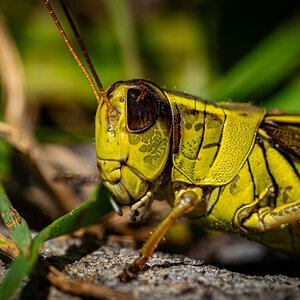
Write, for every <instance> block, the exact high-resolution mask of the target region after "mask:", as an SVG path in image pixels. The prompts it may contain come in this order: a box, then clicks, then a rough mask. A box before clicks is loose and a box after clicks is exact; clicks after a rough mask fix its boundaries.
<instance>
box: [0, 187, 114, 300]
mask: <svg viewBox="0 0 300 300" xmlns="http://www.w3.org/2000/svg"><path fill="white" fill-rule="evenodd" d="M109 211H111V205H110V202H109V193H108V191H107V190H106V188H105V187H104V186H103V185H101V186H100V187H98V188H97V189H96V191H95V192H94V193H93V195H92V196H91V198H90V199H89V200H87V201H85V202H84V203H83V204H82V205H81V206H79V207H78V208H76V209H74V210H72V211H71V212H69V213H68V214H66V215H64V216H62V217H60V218H59V219H57V220H55V221H54V222H53V223H51V224H50V225H48V226H47V227H46V228H45V229H43V230H42V231H41V232H40V233H39V234H38V235H37V236H36V237H35V238H34V239H33V241H32V246H31V251H30V253H29V254H28V255H24V254H21V255H19V256H18V257H17V258H16V259H15V260H14V261H13V263H12V265H11V267H10V269H9V271H8V273H7V275H6V277H5V280H4V282H3V285H2V288H1V289H0V299H7V298H8V297H9V296H10V295H12V294H13V292H14V291H15V290H16V289H17V288H18V287H19V285H20V283H21V281H22V280H23V279H24V277H26V276H28V275H29V274H30V273H31V271H32V269H33V268H34V266H35V264H36V262H37V259H38V251H39V248H40V247H41V246H42V245H43V243H44V242H45V241H46V240H48V239H52V238H55V237H58V236H61V235H64V234H67V233H71V232H73V231H75V230H77V229H79V228H82V227H85V226H88V225H92V224H95V223H97V222H99V221H100V219H101V218H102V217H104V216H105V215H106V214H107V213H108V212H109Z"/></svg>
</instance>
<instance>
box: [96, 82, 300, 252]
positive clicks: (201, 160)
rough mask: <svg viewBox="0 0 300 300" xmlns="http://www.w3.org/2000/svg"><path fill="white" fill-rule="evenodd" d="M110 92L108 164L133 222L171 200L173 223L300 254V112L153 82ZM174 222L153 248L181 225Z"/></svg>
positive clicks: (101, 149)
mask: <svg viewBox="0 0 300 300" xmlns="http://www.w3.org/2000/svg"><path fill="white" fill-rule="evenodd" d="M107 96H108V99H109V102H110V104H111V106H109V107H108V106H107V105H106V104H105V103H104V102H101V103H100V104H99V106H98V110H97V115H96V152H97V161H98V167H99V171H100V175H101V177H102V179H103V180H104V184H105V185H106V186H107V187H108V188H109V189H110V190H111V192H112V193H113V196H114V198H115V199H116V200H117V201H119V202H120V203H121V204H126V205H130V206H131V207H132V210H133V213H132V216H134V214H135V213H136V212H137V211H138V209H139V208H141V207H143V206H145V207H146V211H145V215H147V213H148V211H147V210H148V209H149V208H150V206H151V202H152V199H153V198H155V199H157V198H167V199H168V201H169V203H170V204H171V205H172V206H174V209H173V211H172V213H173V214H174V215H176V217H174V216H173V217H170V218H172V220H173V219H175V218H178V217H180V215H182V214H184V213H188V214H189V215H190V217H192V218H197V222H199V224H201V225H203V226H206V227H209V228H214V229H219V230H226V231H231V232H235V233H238V234H241V235H243V236H246V237H248V238H250V239H252V240H257V241H259V242H261V243H263V244H265V245H268V246H270V247H273V248H275V249H279V250H281V251H283V252H286V253H291V254H297V255H299V254H300V225H299V221H300V179H299V173H300V155H299V152H300V151H299V148H300V125H299V124H300V116H299V115H286V114H281V113H272V112H268V111H266V110H265V109H263V108H259V107H257V106H253V105H250V104H246V103H245V104H243V103H229V102H224V103H219V104H218V105H217V104H213V103H209V102H207V101H203V100H201V99H200V98H197V97H194V96H190V95H187V94H184V93H178V92H170V91H165V90H162V89H159V88H158V87H157V86H155V85H154V84H152V83H150V82H148V81H143V80H133V81H127V82H118V83H116V84H114V85H113V86H112V87H110V88H109V89H108V91H107ZM152 101H153V103H152ZM143 102H144V103H145V105H144V106H143ZM133 105H137V106H138V107H139V108H138V109H136V110H135V107H134V106H133ZM148 107H149V109H148ZM151 114H152V115H151ZM291 123H292V124H291ZM186 199H187V200H186ZM185 203H189V204H188V205H187V206H186V207H185V208H182V207H183V206H184V205H185ZM175 207H176V209H177V211H175ZM167 218H168V217H167ZM167 218H166V220H167ZM164 222H165V223H168V225H165V224H162V225H161V226H160V227H161V228H163V229H161V230H160V229H159V230H158V231H160V232H159V234H157V236H156V235H155V234H154V235H153V236H155V237H153V238H152V240H151V238H150V240H151V241H153V240H155V241H154V242H152V243H153V245H154V244H157V243H158V242H159V240H160V239H161V236H162V235H163V234H164V232H165V231H166V230H167V228H168V226H170V224H171V222H173V221H170V220H169V219H168V221H164ZM164 222H163V223H164ZM151 241H150V242H149V243H151ZM153 245H152V246H153ZM152 246H151V247H150V246H148V245H147V246H145V247H146V248H147V247H148V248H149V249H150V248H151V250H149V249H148V248H147V249H146V252H145V251H144V252H143V250H142V254H143V256H144V257H148V256H149V255H151V251H153V250H152V248H153V247H152ZM145 247H144V248H145ZM144 248H143V249H144Z"/></svg>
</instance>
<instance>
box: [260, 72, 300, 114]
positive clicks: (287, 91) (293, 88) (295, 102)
mask: <svg viewBox="0 0 300 300" xmlns="http://www.w3.org/2000/svg"><path fill="white" fill-rule="evenodd" d="M299 99H300V76H299V77H298V78H296V79H295V80H294V81H292V82H291V83H290V84H288V85H287V86H286V87H285V88H284V89H282V90H281V91H279V92H278V93H277V94H276V95H275V96H273V97H271V98H269V99H268V100H267V101H266V102H264V105H265V106H266V107H268V108H274V107H280V108H281V109H285V110H287V111H291V112H296V113H299V112H300V107H299Z"/></svg>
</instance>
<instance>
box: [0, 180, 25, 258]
mask: <svg viewBox="0 0 300 300" xmlns="http://www.w3.org/2000/svg"><path fill="white" fill-rule="evenodd" d="M0 209H1V216H2V219H3V221H4V224H5V226H6V227H7V228H8V230H9V232H10V234H11V237H12V240H13V241H14V242H15V243H16V246H17V247H18V248H19V250H20V252H21V253H25V254H26V253H28V251H29V248H30V245H31V235H30V230H29V227H28V225H27V222H26V221H25V220H24V219H23V218H22V217H21V216H20V215H19V213H18V212H17V211H16V210H15V209H14V208H13V206H12V204H11V202H10V201H9V199H8V197H7V195H6V193H5V190H4V188H3V185H2V184H1V183H0Z"/></svg>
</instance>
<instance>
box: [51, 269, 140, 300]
mask: <svg viewBox="0 0 300 300" xmlns="http://www.w3.org/2000/svg"><path fill="white" fill-rule="evenodd" d="M47 279H48V280H49V282H50V283H51V284H52V285H53V286H55V287H56V288H58V289H59V290H61V291H63V292H66V293H70V294H73V295H77V296H85V297H95V298H98V299H110V300H111V299H118V300H134V299H135V298H134V297H133V296H132V295H131V294H128V293H125V292H119V291H116V290H112V289H110V288H108V287H106V286H103V285H96V284H92V283H87V282H82V281H79V280H76V279H71V278H70V277H68V276H66V275H65V274H63V273H62V272H60V271H59V270H57V269H56V268H54V267H53V266H49V273H48V275H47Z"/></svg>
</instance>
